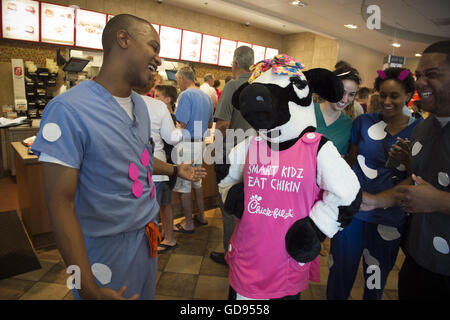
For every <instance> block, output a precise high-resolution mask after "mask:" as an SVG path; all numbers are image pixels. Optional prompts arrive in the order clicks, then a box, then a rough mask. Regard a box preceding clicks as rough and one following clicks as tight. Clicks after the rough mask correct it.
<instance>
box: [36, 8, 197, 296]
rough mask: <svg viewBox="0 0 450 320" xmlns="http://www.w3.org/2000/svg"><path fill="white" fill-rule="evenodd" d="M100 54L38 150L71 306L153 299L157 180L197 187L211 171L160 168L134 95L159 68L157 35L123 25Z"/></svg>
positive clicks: (47, 124)
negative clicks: (69, 274) (93, 72)
mask: <svg viewBox="0 0 450 320" xmlns="http://www.w3.org/2000/svg"><path fill="white" fill-rule="evenodd" d="M102 44H103V49H104V61H103V65H102V68H101V70H100V73H99V74H98V76H97V77H96V78H95V80H89V81H84V82H82V83H80V84H78V85H77V86H75V87H73V88H72V89H70V90H69V91H67V92H65V93H63V94H61V95H59V96H57V97H56V98H54V99H53V100H52V101H51V102H50V103H49V105H47V107H46V108H45V111H44V114H43V117H42V121H41V130H40V131H39V133H38V135H37V137H36V140H35V142H34V144H33V146H32V150H33V152H34V153H35V154H36V155H38V156H39V159H40V161H42V162H43V164H42V174H43V184H44V193H45V199H46V204H47V207H48V212H49V216H50V221H51V223H52V228H53V234H54V237H55V240H56V244H57V246H58V249H59V250H60V252H61V255H62V257H63V259H64V262H65V264H66V265H67V266H71V267H72V268H71V270H78V271H76V274H74V275H73V279H75V283H74V285H73V287H72V289H73V294H74V297H75V298H76V299H79V298H82V299H137V298H140V299H152V298H153V297H154V292H155V283H156V273H157V256H156V251H157V242H158V235H159V233H158V230H157V225H156V223H157V214H158V211H159V206H158V204H157V202H156V197H155V184H154V183H153V181H152V179H151V176H152V173H153V174H164V175H169V176H172V175H179V176H181V177H183V178H185V179H191V180H198V179H200V178H202V177H204V176H205V171H206V170H205V169H200V168H193V167H191V166H190V165H189V164H185V165H180V166H179V167H176V166H172V165H169V164H166V163H164V162H162V161H158V160H157V159H153V148H154V147H153V142H152V139H151V135H150V119H149V114H148V111H147V108H146V105H145V103H144V101H143V99H142V97H141V96H139V95H138V94H137V93H135V92H133V91H132V90H131V88H132V87H144V86H145V85H147V83H148V82H149V80H150V79H151V77H152V72H153V71H155V70H156V68H157V67H158V66H159V65H160V64H161V60H160V58H159V48H160V41H159V36H158V34H157V32H156V31H155V29H154V28H153V27H152V25H151V24H150V23H149V22H148V21H146V20H143V19H141V18H138V17H135V16H132V15H128V14H120V15H117V16H115V17H114V18H112V19H111V20H110V21H109V22H108V23H107V24H106V26H105V29H104V31H103V34H102ZM77 278H79V280H80V281H77Z"/></svg>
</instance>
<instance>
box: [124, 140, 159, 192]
mask: <svg viewBox="0 0 450 320" xmlns="http://www.w3.org/2000/svg"><path fill="white" fill-rule="evenodd" d="M141 164H142V165H143V166H144V167H147V166H148V165H149V164H150V155H149V153H148V151H147V148H145V149H144V151H143V152H142V154H141ZM128 176H129V177H130V179H131V180H133V185H132V187H131V192H132V193H133V195H134V196H135V197H136V198H139V197H140V196H141V195H142V193H143V191H144V187H143V186H142V183H141V182H139V180H138V179H139V168H138V166H137V165H135V164H134V163H133V162H130V166H129V167H128ZM147 177H148V184H149V186H151V185H152V184H153V183H152V173H151V171H150V170H148V171H147ZM154 197H155V185H153V187H152V191H151V194H150V198H151V199H152V200H153V198H154Z"/></svg>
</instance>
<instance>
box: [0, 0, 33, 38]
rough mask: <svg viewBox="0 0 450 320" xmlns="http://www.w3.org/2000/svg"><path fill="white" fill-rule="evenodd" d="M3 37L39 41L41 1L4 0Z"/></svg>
mask: <svg viewBox="0 0 450 320" xmlns="http://www.w3.org/2000/svg"><path fill="white" fill-rule="evenodd" d="M2 21H3V28H2V31H3V37H4V38H8V39H17V40H26V41H39V2H38V1H31V0H16V1H13V0H2Z"/></svg>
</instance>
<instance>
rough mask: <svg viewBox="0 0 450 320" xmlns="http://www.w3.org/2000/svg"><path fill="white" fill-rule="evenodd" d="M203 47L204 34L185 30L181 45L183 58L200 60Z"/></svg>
mask: <svg viewBox="0 0 450 320" xmlns="http://www.w3.org/2000/svg"><path fill="white" fill-rule="evenodd" d="M201 47H202V34H201V33H198V32H192V31H187V30H183V41H182V45H181V60H187V61H195V62H199V61H200V50H201Z"/></svg>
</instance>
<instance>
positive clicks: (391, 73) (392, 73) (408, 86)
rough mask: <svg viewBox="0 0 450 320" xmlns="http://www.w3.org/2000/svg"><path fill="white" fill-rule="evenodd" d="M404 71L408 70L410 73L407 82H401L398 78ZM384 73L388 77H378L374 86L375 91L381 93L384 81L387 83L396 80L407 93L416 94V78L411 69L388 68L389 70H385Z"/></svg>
mask: <svg viewBox="0 0 450 320" xmlns="http://www.w3.org/2000/svg"><path fill="white" fill-rule="evenodd" d="M403 70H408V71H409V73H408V75H407V76H406V78H405V80H400V79H399V78H398V76H399V75H400V73H402V71H403ZM383 72H384V74H385V75H386V78H384V79H381V78H380V76H378V77H377V78H376V79H375V83H374V85H373V87H374V88H375V90H377V91H378V92H380V87H381V84H382V83H383V82H384V81H386V80H395V81H397V82H398V83H400V84H401V85H402V86H403V89H405V92H406V93H411V92H414V90H415V88H414V78H413V76H412V72H411V71H410V70H409V69H406V68H387V69H384V70H383Z"/></svg>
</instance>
